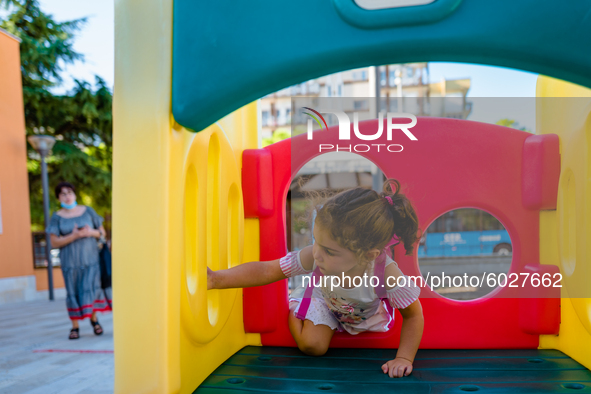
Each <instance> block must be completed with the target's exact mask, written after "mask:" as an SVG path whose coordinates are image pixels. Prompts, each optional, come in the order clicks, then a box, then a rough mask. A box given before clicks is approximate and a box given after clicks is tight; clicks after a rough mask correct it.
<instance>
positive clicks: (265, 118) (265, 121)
mask: <svg viewBox="0 0 591 394" xmlns="http://www.w3.org/2000/svg"><path fill="white" fill-rule="evenodd" d="M261 123H262V124H263V126H267V125H268V124H269V111H263V112H262V113H261Z"/></svg>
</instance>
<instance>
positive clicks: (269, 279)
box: [207, 260, 286, 290]
mask: <svg viewBox="0 0 591 394" xmlns="http://www.w3.org/2000/svg"><path fill="white" fill-rule="evenodd" d="M285 278H286V276H285V275H284V274H283V271H281V267H280V266H279V260H272V261H253V262H250V263H245V264H241V265H238V266H236V267H232V268H230V269H227V270H219V271H212V270H210V269H209V268H207V290H209V289H233V288H239V287H253V286H262V285H268V284H269V283H273V282H277V281H278V280H281V279H285Z"/></svg>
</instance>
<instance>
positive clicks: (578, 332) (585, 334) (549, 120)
mask: <svg viewBox="0 0 591 394" xmlns="http://www.w3.org/2000/svg"><path fill="white" fill-rule="evenodd" d="M537 96H538V97H560V99H552V98H546V99H543V100H538V103H537V108H536V114H537V115H536V116H537V125H538V126H537V127H538V134H547V133H555V134H558V136H559V137H560V154H561V174H560V181H559V186H558V201H557V209H556V211H546V212H542V213H541V216H540V245H541V246H540V259H541V262H542V263H543V264H557V265H559V266H560V271H561V273H562V275H563V283H562V284H563V288H562V297H563V299H562V304H561V324H560V332H559V335H556V336H554V335H542V336H541V338H540V348H552V349H558V350H561V351H563V352H564V353H566V354H568V355H569V356H570V357H572V358H574V359H575V360H577V361H578V362H580V363H581V364H583V365H585V366H586V367H587V368H591V298H569V289H570V291H571V293H573V297H574V294H577V296H578V297H580V295H581V289H584V288H589V283H591V240H590V238H591V178H590V177H591V160H590V159H591V158H590V157H589V152H590V151H591V90H589V89H586V88H583V87H580V86H577V85H573V84H570V83H566V82H563V81H559V80H556V79H551V78H548V77H540V78H539V79H538V86H537ZM574 289H577V291H576V292H575V290H574Z"/></svg>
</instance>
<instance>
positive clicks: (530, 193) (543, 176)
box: [521, 134, 560, 210]
mask: <svg viewBox="0 0 591 394" xmlns="http://www.w3.org/2000/svg"><path fill="white" fill-rule="evenodd" d="M559 176H560V150H559V141H558V136H557V135H556V134H546V135H532V136H530V137H528V138H527V139H526V140H525V143H524V144H523V176H522V177H523V183H522V185H521V188H522V193H523V206H524V207H526V208H528V209H534V210H542V209H556V198H557V195H558V178H559Z"/></svg>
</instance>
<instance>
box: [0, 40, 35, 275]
mask: <svg viewBox="0 0 591 394" xmlns="http://www.w3.org/2000/svg"><path fill="white" fill-rule="evenodd" d="M0 209H1V211H0V212H1V215H2V234H0V278H8V277H13V276H25V275H33V246H32V239H31V218H30V212H29V183H28V178H27V146H26V140H25V115H24V109H23V92H22V85H21V71H20V55H19V42H18V40H16V39H15V38H13V37H12V36H10V35H8V34H6V33H5V32H3V31H1V30H0Z"/></svg>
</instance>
